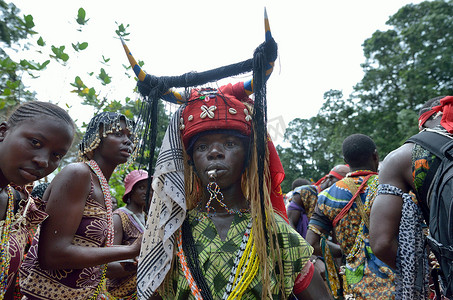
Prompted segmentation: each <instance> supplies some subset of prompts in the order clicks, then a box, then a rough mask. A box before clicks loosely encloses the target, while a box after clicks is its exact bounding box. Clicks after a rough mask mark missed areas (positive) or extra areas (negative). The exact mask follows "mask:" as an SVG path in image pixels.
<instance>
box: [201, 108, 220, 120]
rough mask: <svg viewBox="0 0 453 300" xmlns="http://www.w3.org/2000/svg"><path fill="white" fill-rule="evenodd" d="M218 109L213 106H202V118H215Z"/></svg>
mask: <svg viewBox="0 0 453 300" xmlns="http://www.w3.org/2000/svg"><path fill="white" fill-rule="evenodd" d="M216 109H217V106H215V105H211V106H209V107H207V106H206V105H202V106H201V114H200V118H202V119H204V118H206V117H209V118H210V119H213V118H214V111H215V110H216Z"/></svg>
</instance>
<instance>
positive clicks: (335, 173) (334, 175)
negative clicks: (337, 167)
mask: <svg viewBox="0 0 453 300" xmlns="http://www.w3.org/2000/svg"><path fill="white" fill-rule="evenodd" d="M329 175H332V176H333V177H335V178H336V179H338V180H341V179H343V178H344V176H341V175H340V174H338V173H337V172H335V171H333V170H332V171H330V172H329Z"/></svg>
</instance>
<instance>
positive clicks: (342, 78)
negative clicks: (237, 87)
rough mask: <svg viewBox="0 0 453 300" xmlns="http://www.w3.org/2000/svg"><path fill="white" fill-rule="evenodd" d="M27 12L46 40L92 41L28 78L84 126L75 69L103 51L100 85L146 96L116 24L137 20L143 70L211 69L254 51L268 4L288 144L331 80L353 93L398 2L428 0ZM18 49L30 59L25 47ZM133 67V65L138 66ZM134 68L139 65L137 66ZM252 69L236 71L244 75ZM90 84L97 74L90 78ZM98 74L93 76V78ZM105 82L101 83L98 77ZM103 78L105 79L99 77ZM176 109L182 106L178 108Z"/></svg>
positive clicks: (47, 6) (112, 95)
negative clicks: (292, 128) (80, 14)
mask: <svg viewBox="0 0 453 300" xmlns="http://www.w3.org/2000/svg"><path fill="white" fill-rule="evenodd" d="M12 2H13V3H14V4H15V5H16V6H17V7H18V8H19V9H20V10H21V13H22V14H31V15H33V17H34V23H35V25H36V26H35V30H36V31H37V32H39V34H40V36H42V37H43V38H44V40H46V42H47V45H66V49H67V50H68V52H69V53H72V52H71V49H68V47H69V48H70V47H71V46H70V43H71V42H77V41H78V42H88V43H89V46H88V48H87V50H86V51H85V52H82V53H81V54H78V55H73V56H72V57H71V62H70V63H68V65H66V66H61V65H58V64H51V65H49V67H48V69H47V70H46V71H44V72H43V73H42V75H41V77H40V78H39V79H33V80H30V79H27V78H26V76H25V75H24V82H25V84H26V85H27V86H29V87H30V89H32V90H35V91H37V100H41V101H52V102H54V103H58V104H59V105H62V106H66V105H68V106H69V107H70V110H69V112H70V114H71V116H72V117H73V118H74V119H75V120H76V122H77V123H78V124H79V125H80V124H81V122H88V121H89V119H90V118H91V117H92V113H91V112H90V110H89V107H86V106H82V105H80V101H81V99H80V98H79V97H77V96H75V95H72V94H70V93H69V91H70V90H71V86H70V85H69V83H71V82H73V81H74V78H75V76H76V75H82V76H83V79H85V78H89V76H88V75H87V73H88V72H93V71H94V72H95V73H96V74H97V73H98V71H99V68H100V67H102V65H101V64H100V63H99V62H100V60H101V57H102V55H103V56H104V57H106V58H110V60H109V63H108V65H109V67H108V68H109V70H110V71H111V73H109V74H110V75H111V76H112V77H113V78H112V81H113V82H114V85H112V86H110V87H108V88H103V89H101V90H100V93H101V95H102V96H106V97H108V98H109V99H116V100H121V99H124V98H125V97H131V98H133V99H136V98H138V94H134V93H133V92H132V90H133V88H134V86H135V81H134V79H132V78H130V79H129V80H128V79H127V77H125V76H124V75H123V74H124V72H125V71H124V68H123V67H122V65H126V64H128V61H127V58H126V56H125V54H124V51H123V48H122V46H121V43H120V41H119V40H118V39H117V38H116V37H115V30H116V29H117V28H118V24H124V25H127V24H129V27H127V32H129V33H130V35H129V36H128V39H129V40H128V41H127V44H128V46H129V49H130V50H131V52H132V54H133V55H134V57H135V58H136V59H137V60H142V61H144V62H145V66H144V70H145V71H146V72H147V73H151V74H153V75H157V76H171V75H181V74H183V73H186V72H189V71H205V70H209V69H212V68H216V67H220V66H223V65H227V64H231V63H236V62H239V61H242V60H245V59H249V58H251V57H252V55H253V51H254V49H255V48H256V47H257V46H258V45H259V44H260V43H262V42H263V41H264V21H263V18H264V7H266V9H267V13H268V16H269V23H270V27H271V31H272V35H273V36H274V39H275V40H276V42H277V44H278V47H279V48H278V53H279V56H278V58H277V61H276V65H275V67H274V72H273V74H272V76H271V77H270V79H269V81H268V85H267V89H268V94H267V101H268V120H269V123H268V128H269V132H270V134H271V136H272V138H273V139H274V141H275V143H276V144H282V143H283V136H282V135H283V133H284V129H285V128H286V126H287V125H288V123H289V122H290V121H291V120H293V119H295V118H310V117H312V116H314V115H316V114H317V112H318V111H319V109H320V108H321V106H322V104H323V95H324V93H325V92H327V91H328V90H330V89H336V90H341V91H343V94H344V96H345V97H347V96H348V95H349V94H350V93H351V92H352V88H353V86H354V85H355V84H357V83H358V82H360V80H361V79H362V77H363V71H362V68H361V67H360V64H361V63H363V62H364V61H365V58H364V56H363V48H362V44H363V42H364V41H365V40H366V39H367V38H370V37H371V36H372V34H373V33H374V32H375V31H376V30H387V29H388V27H387V26H386V25H385V23H386V21H387V20H388V19H389V17H390V16H391V15H393V14H395V13H396V12H397V11H398V9H399V8H401V7H403V6H404V5H406V4H410V3H419V2H421V1H418V0H414V1H407V0H380V1H371V0H343V1H337V0H317V1H306V0H281V1H258V0H242V1H239V0H228V1H215V0H210V1H208V0H191V1H183V0H166V1H150V0H148V1H143V0H142V1H138V0H128V1H117V0H110V1H105V0H87V1H83V0H72V1H54V0H40V1H34V0H15V1H12ZM80 7H83V8H84V9H85V11H86V13H87V18H89V19H90V20H89V22H88V25H87V26H84V28H83V30H82V31H81V32H79V31H77V30H76V29H77V28H78V26H77V24H76V22H75V18H76V16H77V10H78V9H79V8H80ZM14 55H15V57H17V58H19V59H20V58H30V57H33V55H34V54H33V53H32V52H30V51H19V52H17V53H15V54H14ZM130 72H132V71H130ZM131 75H132V74H131ZM250 78H251V75H250V74H244V75H241V76H236V77H234V78H230V79H228V82H232V83H234V82H238V81H246V80H248V79H250ZM85 81H86V82H87V83H88V84H87V86H90V85H89V83H90V81H89V80H88V79H87V80H85ZM93 82H95V81H94V80H93ZM96 84H97V83H96ZM97 85H98V84H97ZM172 109H173V111H174V110H175V108H172V107H170V110H172Z"/></svg>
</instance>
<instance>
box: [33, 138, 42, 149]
mask: <svg viewBox="0 0 453 300" xmlns="http://www.w3.org/2000/svg"><path fill="white" fill-rule="evenodd" d="M30 142H31V144H32V146H33V147H35V148H41V146H42V143H41V141H40V140H38V139H33V138H32V139H31V140H30Z"/></svg>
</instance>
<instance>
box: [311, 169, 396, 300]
mask: <svg viewBox="0 0 453 300" xmlns="http://www.w3.org/2000/svg"><path fill="white" fill-rule="evenodd" d="M364 177H365V176H356V177H352V179H353V180H354V182H355V184H356V186H357V187H358V186H360V184H361V183H362V182H363V178H364ZM377 186H378V177H377V176H376V175H373V176H372V177H371V178H370V179H369V180H368V181H367V183H366V186H365V190H364V192H363V193H361V194H360V201H362V203H363V207H364V210H365V213H366V214H367V215H368V216H369V214H370V210H371V205H372V203H373V201H374V197H375V195H376V191H377ZM352 196H353V193H352V192H351V191H350V190H349V186H348V184H346V183H345V182H344V180H340V181H338V182H336V183H335V184H334V185H332V186H331V187H330V188H329V189H328V190H325V191H323V192H321V193H320V194H319V196H318V206H317V208H316V209H315V212H314V214H313V217H312V218H311V220H310V226H311V227H312V226H318V227H319V228H322V229H323V230H324V231H325V232H335V237H336V240H337V241H338V243H339V245H340V247H341V250H342V251H343V254H344V255H345V256H346V265H345V275H346V280H347V284H348V285H347V288H348V289H349V290H350V291H351V293H352V294H353V296H354V297H355V299H393V298H394V296H395V284H394V278H395V275H394V273H393V271H392V270H391V269H390V267H388V266H387V265H386V264H384V263H383V262H382V261H380V260H379V259H378V258H377V257H376V256H375V255H374V253H373V252H372V250H371V247H370V245H369V232H368V228H367V227H366V226H365V224H364V223H365V222H364V221H363V220H362V218H361V214H360V212H359V210H358V207H357V204H356V203H354V204H353V205H352V207H351V208H350V209H349V211H348V213H347V214H346V215H345V216H344V217H343V218H342V219H341V220H340V221H339V222H338V224H337V226H336V227H335V229H334V228H333V227H332V222H333V220H334V219H335V217H336V216H337V215H338V214H339V213H340V211H341V210H342V209H343V208H344V207H345V206H346V205H347V203H348V202H349V200H351V198H352ZM357 200H359V199H357ZM311 227H310V228H311ZM346 292H347V291H346ZM346 292H345V293H346Z"/></svg>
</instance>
